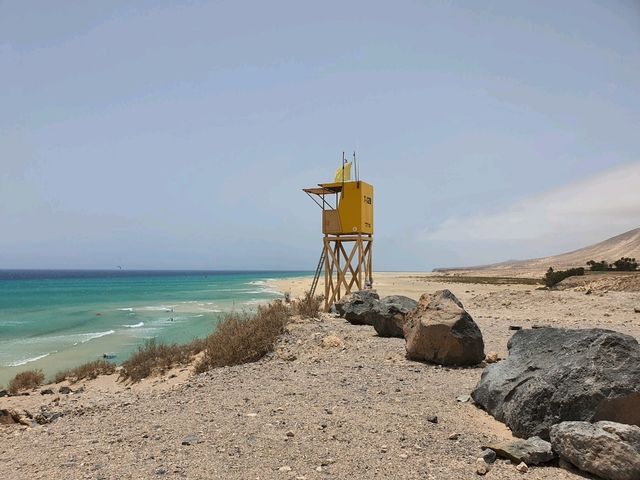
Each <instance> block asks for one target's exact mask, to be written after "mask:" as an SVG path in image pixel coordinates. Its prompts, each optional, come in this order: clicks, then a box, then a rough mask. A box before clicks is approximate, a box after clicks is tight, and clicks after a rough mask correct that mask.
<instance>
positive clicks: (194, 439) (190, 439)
mask: <svg viewBox="0 0 640 480" xmlns="http://www.w3.org/2000/svg"><path fill="white" fill-rule="evenodd" d="M199 442H200V440H199V439H198V436H197V435H187V436H186V437H184V438H183V439H182V445H195V444H196V443H199Z"/></svg>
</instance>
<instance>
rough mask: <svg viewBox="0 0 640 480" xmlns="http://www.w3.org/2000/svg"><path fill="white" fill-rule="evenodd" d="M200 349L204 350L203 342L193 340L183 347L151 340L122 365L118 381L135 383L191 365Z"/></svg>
mask: <svg viewBox="0 0 640 480" xmlns="http://www.w3.org/2000/svg"><path fill="white" fill-rule="evenodd" d="M202 348H204V341H203V340H194V341H193V342H192V343H187V344H185V345H177V344H175V343H173V344H170V345H167V344H163V343H159V342H157V341H156V339H155V338H152V339H151V340H148V341H146V342H145V343H144V345H142V346H140V347H139V348H138V351H137V352H136V353H134V354H133V355H132V356H131V358H129V359H128V360H127V361H126V362H124V363H123V364H122V371H121V372H120V379H121V380H130V381H132V382H134V383H135V382H139V381H140V380H142V379H143V378H147V377H151V376H153V375H162V374H163V373H165V372H166V371H167V370H169V369H170V368H172V367H174V366H177V365H187V364H189V363H191V359H192V357H193V355H195V354H197V353H198V352H199V351H201V350H202Z"/></svg>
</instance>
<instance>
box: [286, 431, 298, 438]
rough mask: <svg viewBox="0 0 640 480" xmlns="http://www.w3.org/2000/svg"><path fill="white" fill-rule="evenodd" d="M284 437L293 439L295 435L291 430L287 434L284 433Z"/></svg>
mask: <svg viewBox="0 0 640 480" xmlns="http://www.w3.org/2000/svg"><path fill="white" fill-rule="evenodd" d="M285 435H286V436H287V437H295V435H296V434H295V433H293V431H292V430H289V431H288V432H287V433H285Z"/></svg>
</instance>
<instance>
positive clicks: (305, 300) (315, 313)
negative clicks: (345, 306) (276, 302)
mask: <svg viewBox="0 0 640 480" xmlns="http://www.w3.org/2000/svg"><path fill="white" fill-rule="evenodd" d="M321 304H322V297H317V296H314V295H312V294H311V292H309V291H307V292H304V296H303V297H302V298H301V299H299V300H298V301H297V302H296V303H295V312H296V313H297V314H298V315H300V316H301V317H304V318H319V317H320V305H321Z"/></svg>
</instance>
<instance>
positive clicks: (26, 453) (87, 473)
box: [0, 285, 640, 480]
mask: <svg viewBox="0 0 640 480" xmlns="http://www.w3.org/2000/svg"><path fill="white" fill-rule="evenodd" d="M492 288H493V290H491V289H489V290H487V289H484V290H483V291H482V292H481V293H476V292H475V291H474V290H473V287H472V288H470V289H466V286H463V287H462V288H460V286H451V289H452V290H453V291H454V292H455V293H459V296H460V298H461V299H462V300H463V302H464V303H465V306H466V307H467V309H468V311H469V312H470V313H471V314H472V316H474V318H475V319H476V321H477V322H478V324H479V325H480V327H481V329H482V331H483V335H484V338H485V342H486V344H487V351H489V350H495V351H497V352H498V353H499V354H500V355H501V356H504V354H506V342H507V340H508V338H509V337H510V334H511V333H513V332H511V331H509V329H508V325H510V324H518V325H522V326H524V327H528V326H531V325H532V324H535V323H538V324H554V325H563V326H569V327H578V326H580V327H588V326H595V325H600V326H604V327H607V328H612V329H615V330H619V331H622V332H624V333H630V334H632V335H634V336H636V338H638V336H639V333H640V328H639V324H640V315H639V314H634V313H633V305H635V304H636V303H637V301H638V295H637V294H626V293H619V292H613V293H608V294H606V295H602V296H600V295H591V296H585V295H584V293H582V292H573V291H566V292H544V291H535V290H527V289H524V288H515V289H512V288H509V287H499V286H495V287H492ZM425 289H426V290H433V287H432V286H429V285H426V286H425ZM459 290H460V291H459ZM549 312H554V316H553V317H551V316H550V315H549ZM605 313H606V314H607V315H609V316H605ZM481 372H482V368H480V367H479V368H464V369H450V368H441V367H439V366H435V365H428V364H423V363H417V362H411V361H407V360H406V359H405V358H404V340H402V339H387V338H379V337H377V336H375V332H374V331H373V328H371V327H367V326H352V325H349V324H348V323H346V322H345V321H344V320H342V319H336V318H333V317H331V316H328V315H326V316H323V318H322V319H320V320H313V321H302V320H299V321H297V322H296V323H293V324H292V325H291V326H290V327H289V331H288V333H287V334H286V335H285V336H284V337H283V338H282V340H281V342H280V344H279V346H278V349H277V351H276V352H275V353H274V354H273V355H271V356H270V357H269V358H265V359H263V360H262V361H260V362H258V363H255V364H250V365H243V366H236V367H227V368H221V369H217V370H214V371H211V372H208V373H206V374H202V375H199V376H191V377H188V378H186V379H183V380H182V381H180V382H178V383H175V379H173V380H170V379H168V377H165V378H164V379H160V380H156V381H154V382H153V383H154V384H155V385H152V386H150V387H149V386H148V387H149V388H138V387H134V388H131V389H126V388H124V387H120V388H116V389H111V390H108V389H107V390H100V391H99V390H96V389H92V387H91V382H88V384H87V386H86V390H85V392H83V393H79V394H74V395H68V396H67V395H61V396H59V397H60V399H59V401H57V402H55V403H51V402H53V400H54V399H53V398H52V397H51V396H46V397H42V396H40V395H35V396H34V395H31V397H24V398H20V399H17V398H3V399H0V401H2V402H1V403H0V408H7V407H8V406H24V405H27V404H29V405H31V408H35V407H34V405H35V404H34V402H40V403H41V404H43V403H48V404H49V407H50V408H51V409H52V410H54V411H61V412H64V413H65V415H64V416H63V417H62V418H60V419H58V420H56V421H55V422H53V423H51V424H49V425H45V426H37V427H34V428H28V427H22V426H15V425H11V426H4V425H0V472H1V473H0V478H3V479H50V478H64V479H96V480H97V479H104V480H106V479H139V478H151V479H165V478H166V479H170V478H192V479H236V478H237V479H270V478H274V479H275V478H278V479H289V478H291V479H303V478H306V479H322V478H336V479H347V478H348V479H352V478H403V479H405V478H406V479H414V478H415V479H418V478H420V479H471V478H479V477H478V476H477V475H476V473H475V460H476V458H477V457H478V456H479V454H480V451H481V446H482V445H486V444H487V443H489V442H492V441H494V440H500V439H508V438H511V435H510V432H509V430H508V429H507V428H506V427H505V426H504V425H502V424H501V423H499V422H497V421H495V420H494V419H493V418H492V417H490V416H489V415H487V414H486V413H485V412H483V411H481V410H480V409H478V408H476V407H475V406H474V405H473V404H472V403H469V402H459V401H457V400H456V398H457V397H458V396H460V395H465V394H469V393H470V392H471V390H472V389H473V387H474V386H475V384H476V383H477V381H478V379H479V377H480V374H481ZM183 377H184V375H183ZM172 382H173V383H172ZM20 402H23V403H22V404H21V403H20ZM29 402H31V403H29ZM431 415H436V416H437V417H438V422H437V423H432V422H430V421H429V420H428V417H429V416H431ZM452 434H458V436H457V438H456V439H450V436H451V435H452ZM486 477H487V478H491V479H512V478H527V479H530V480H534V479H535V480H537V479H558V480H562V479H580V478H585V477H583V476H580V475H578V474H576V473H572V472H569V471H567V470H564V469H560V468H556V467H553V466H546V467H531V468H530V470H529V472H527V473H525V474H522V473H520V472H518V471H517V470H516V469H515V466H514V465H513V464H511V463H509V462H506V461H502V460H498V461H497V462H496V464H494V465H493V468H492V469H491V471H490V472H489V473H488V474H487V476H486ZM586 478H590V477H586Z"/></svg>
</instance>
